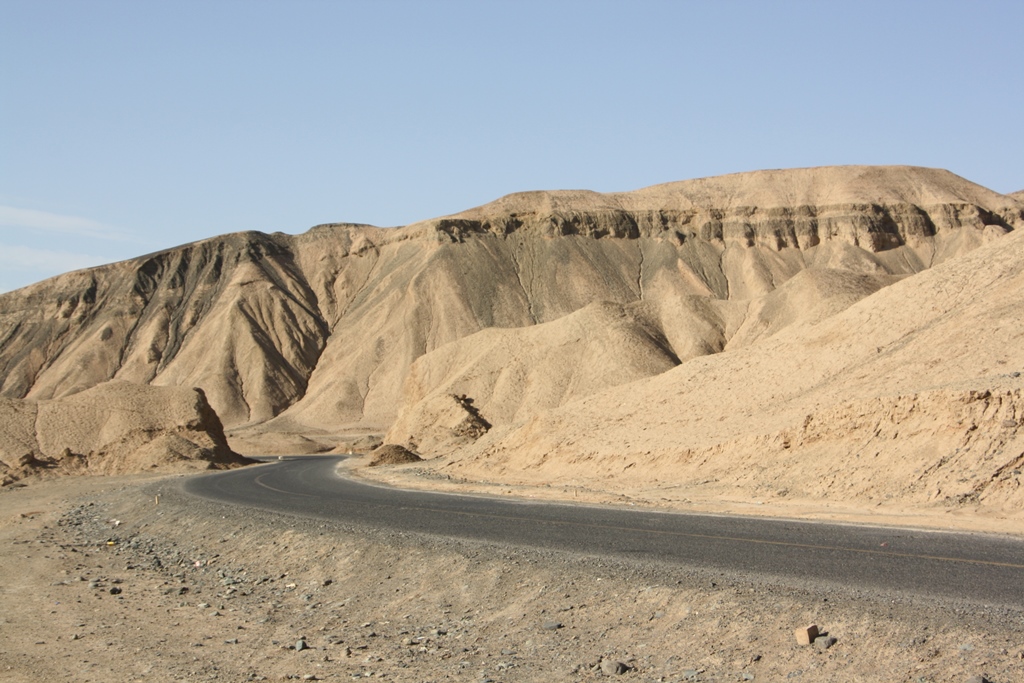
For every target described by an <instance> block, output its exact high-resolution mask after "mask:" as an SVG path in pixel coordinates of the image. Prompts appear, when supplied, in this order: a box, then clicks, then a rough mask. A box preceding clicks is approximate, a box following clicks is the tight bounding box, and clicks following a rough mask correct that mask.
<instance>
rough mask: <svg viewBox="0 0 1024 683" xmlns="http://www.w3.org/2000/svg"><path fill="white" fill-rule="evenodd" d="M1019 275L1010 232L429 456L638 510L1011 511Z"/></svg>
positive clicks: (1016, 500)
mask: <svg viewBox="0 0 1024 683" xmlns="http://www.w3.org/2000/svg"><path fill="white" fill-rule="evenodd" d="M1022 273H1024V236H1022V235H1021V234H1019V233H1014V234H1012V235H1009V236H1007V237H1004V238H1002V239H1000V240H998V241H996V242H994V243H992V244H990V245H988V246H986V247H982V248H980V249H978V250H976V251H974V252H972V253H970V254H968V255H966V256H963V257H960V258H958V259H955V260H952V261H950V262H948V263H946V264H944V265H941V266H937V267H935V268H933V269H931V270H929V271H926V272H923V273H920V274H918V275H915V276H913V277H910V278H906V279H904V280H902V281H901V282H898V283H896V284H893V285H891V286H889V287H886V288H884V289H881V290H879V291H878V292H876V293H875V294H873V295H871V296H869V297H867V298H865V299H863V300H861V301H860V302H858V303H856V304H854V305H853V306H851V307H849V308H848V309H846V310H845V311H842V312H840V313H838V314H836V315H833V316H831V317H827V318H825V319H824V320H822V321H820V322H817V323H816V324H810V325H807V324H804V325H793V326H790V327H788V328H787V329H785V330H783V331H781V332H779V333H777V334H776V335H774V336H773V337H771V338H769V339H766V340H763V341H762V342H760V343H757V344H753V345H751V346H748V347H745V348H740V349H736V350H728V351H726V352H724V353H721V354H717V355H714V356H707V357H700V358H695V359H692V360H690V361H688V362H686V363H684V364H682V365H680V366H678V367H676V368H674V369H672V370H669V371H668V372H665V373H662V374H660V375H658V376H656V377H653V378H651V379H646V380H640V381H637V382H633V383H631V384H629V385H626V386H621V387H618V388H614V389H609V390H605V391H603V392H601V393H598V394H595V395H592V396H590V397H587V398H583V399H580V400H578V401H574V402H569V403H566V404H565V405H563V406H561V407H559V408H555V409H553V410H550V411H546V412H543V413H541V414H539V415H537V416H535V417H533V418H531V419H528V420H525V421H520V422H518V423H515V424H513V425H510V426H506V427H504V428H499V429H494V430H491V431H490V432H488V433H487V434H486V435H484V436H483V437H482V438H480V439H479V440H478V441H476V442H475V443H474V444H473V445H471V446H463V447H461V448H460V449H458V450H456V451H454V452H453V453H451V454H450V455H448V456H446V457H443V458H439V459H438V460H437V461H435V463H436V465H437V466H438V467H442V468H443V469H442V470H441V471H443V472H447V473H452V474H457V475H459V476H463V477H468V478H470V479H477V480H492V481H493V480H501V481H510V482H525V483H534V484H545V483H552V482H557V483H560V484H565V483H572V484H574V485H578V486H581V487H590V488H596V489H600V490H605V491H616V492H624V493H627V494H630V495H635V496H639V497H641V498H646V499H649V500H655V501H657V500H660V499H662V498H668V499H670V500H671V499H675V500H680V499H682V498H692V497H699V498H714V499H718V500H735V501H750V502H752V501H765V500H767V501H769V502H771V501H772V500H777V499H779V498H780V497H785V498H786V499H787V500H792V499H797V500H803V501H811V502H815V501H816V502H817V503H818V504H819V505H824V504H826V503H827V502H828V501H836V502H839V503H849V504H854V505H859V506H861V507H865V506H872V505H876V504H886V505H893V506H902V507H903V508H905V509H915V508H918V509H928V508H934V507H936V506H938V507H943V508H947V509H950V508H960V507H967V508H970V509H977V510H980V511H982V512H983V513H985V514H991V515H996V516H1012V517H1013V518H1020V516H1021V512H1020V511H1021V510H1022V508H1024V489H1022V487H1021V484H1020V479H1021V470H1022V469H1024V430H1022V429H1021V426H1022V423H1024V397H1022V395H1021V389H1022V384H1024V379H1022V377H1021V374H1020V373H1021V372H1022V371H1024V344H1022V341H1024V340H1022V337H1024V320H1022V318H1021V316H1022V313H1021V311H1022V310H1024V274H1022ZM484 417H486V413H485V414H484ZM412 431H415V430H412Z"/></svg>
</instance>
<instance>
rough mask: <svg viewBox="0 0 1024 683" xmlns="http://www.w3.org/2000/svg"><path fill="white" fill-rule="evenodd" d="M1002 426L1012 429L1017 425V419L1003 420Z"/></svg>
mask: <svg viewBox="0 0 1024 683" xmlns="http://www.w3.org/2000/svg"><path fill="white" fill-rule="evenodd" d="M1003 426H1004V427H1006V428H1008V429H1013V428H1014V427H1016V426H1017V421H1016V420H1003Z"/></svg>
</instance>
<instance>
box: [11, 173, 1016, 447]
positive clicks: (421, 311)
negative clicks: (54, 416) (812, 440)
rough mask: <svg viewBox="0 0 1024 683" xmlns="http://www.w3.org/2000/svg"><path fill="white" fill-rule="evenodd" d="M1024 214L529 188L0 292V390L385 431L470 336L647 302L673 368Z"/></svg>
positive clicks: (880, 186)
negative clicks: (417, 219)
mask: <svg viewBox="0 0 1024 683" xmlns="http://www.w3.org/2000/svg"><path fill="white" fill-rule="evenodd" d="M1022 215H1024V207H1022V205H1021V203H1020V202H1019V201H1018V200H1017V199H1014V198H1011V197H1008V196H1004V195H999V194H997V193H994V192H991V191H989V190H986V189H985V188H982V187H980V186H978V185H975V184H973V183H970V182H968V181H966V180H964V179H963V178H960V177H958V176H955V175H953V174H952V173H949V172H947V171H941V170H935V169H922V168H912V167H838V168H819V169H793V170H786V171H761V172H755V173H745V174H736V175H731V176H723V177H720V178H708V179H700V180H691V181H683V182H679V183H670V184H667V185H659V186H655V187H651V188H646V189H643V190H638V191H635V192H627V193H616V194H603V195H602V194H598V193H592V192H582V191H580V192H534V193H522V194H516V195H509V196H508V197H504V198H502V199H499V200H497V201H495V202H493V203H491V204H488V205H485V206H482V207H478V208H476V209H472V210H469V211H466V212H463V213H460V214H456V215H453V216H448V217H443V218H437V219H433V220H430V221H425V222H422V223H417V224H414V225H410V226H407V227H404V228H397V229H380V228H373V227H369V226H360V225H349V224H332V225H324V226H319V227H317V228H314V229H312V230H310V231H309V232H307V233H305V234H303V235H298V236H288V235H283V234H274V235H265V234H261V233H254V232H250V233H238V234H234V235H227V236H224V237H219V238H214V239H210V240H205V241H202V242H197V243H194V244H189V245H184V246H182V247H179V248H176V249H171V250H167V251H164V252H159V253H156V254H150V255H147V256H144V257H140V258H138V259H133V260H130V261H125V262H122V263H119V264H112V265H110V266H104V267H101V268H95V269H91V270H87V271H80V272H76V273H70V274H67V275H64V276H60V277H58V278H54V279H52V280H49V281H46V282H43V283H39V284H37V285H33V286H31V287H27V288H24V289H22V290H18V291H16V292H10V293H7V294H4V295H0V395H3V396H7V397H12V398H24V397H27V398H31V399H49V398H54V397H60V396H66V395H70V394H73V393H75V392H78V391H81V390H82V389H85V388H88V387H90V386H94V385H96V384H98V383H101V382H104V381H108V380H110V379H123V380H127V381H131V382H135V383H149V384H155V385H169V386H199V387H202V388H203V389H204V391H205V392H206V394H207V396H208V397H209V400H210V403H211V405H212V406H213V407H214V408H215V409H216V411H217V412H218V414H219V415H220V416H221V418H222V420H223V421H224V424H225V425H226V426H228V427H231V428H236V429H237V428H239V427H241V426H244V425H264V426H263V427H261V428H260V429H262V430H264V431H266V430H269V431H272V432H293V433H299V434H303V435H305V436H315V435H316V434H317V433H320V434H336V433H338V430H339V429H341V428H346V427H355V428H359V429H362V430H364V431H365V430H367V429H369V430H374V429H376V430H380V431H382V430H384V429H386V427H387V426H388V425H389V424H390V423H391V422H392V421H393V420H394V419H395V417H396V416H397V411H398V407H399V404H400V398H401V396H400V392H401V388H402V386H403V382H404V380H405V378H406V377H407V376H408V374H409V371H410V369H411V368H412V364H413V363H414V362H415V361H416V359H418V358H420V357H421V356H423V355H424V354H427V353H429V352H431V351H433V350H435V349H439V348H441V347H443V346H444V345H446V344H449V343H451V342H457V341H459V340H462V339H465V338H466V337H469V336H470V335H473V334H474V333H477V332H479V331H481V330H484V329H488V328H518V327H529V326H532V325H535V324H539V323H549V322H552V321H556V320H558V319H559V318H563V317H565V316H568V315H569V314H572V313H574V312H576V311H579V310H580V309H582V308H584V307H586V306H588V305H590V304H593V303H595V302H611V303H613V304H618V305H629V304H634V303H636V302H640V301H643V302H645V303H646V304H649V305H650V306H651V307H652V313H651V314H650V315H652V316H654V317H655V318H656V319H657V321H658V323H657V324H658V326H660V328H661V334H663V335H664V337H665V338H666V341H667V342H668V344H669V346H670V351H671V353H672V354H674V355H675V356H676V357H677V358H680V359H685V358H689V357H692V356H693V355H696V354H703V353H709V352H716V351H718V350H721V348H723V347H724V346H725V345H727V344H729V343H730V342H731V339H732V335H733V333H735V332H736V331H737V330H740V331H741V335H740V337H739V339H740V340H745V341H744V342H743V343H746V342H748V341H750V340H751V339H752V336H751V332H755V333H756V331H757V329H760V328H767V329H768V330H769V331H775V330H777V329H780V328H781V327H782V326H783V324H784V323H783V321H786V320H793V319H796V318H798V317H800V316H796V315H789V317H788V318H787V317H786V316H785V315H783V316H781V317H779V318H778V319H777V320H775V321H767V320H764V319H763V318H764V316H762V315H761V314H762V313H764V312H765V311H770V310H771V307H770V305H771V302H770V301H766V302H762V303H755V304H753V305H752V306H749V307H748V306H745V305H742V304H745V303H747V302H755V301H756V300H757V299H759V298H760V297H764V296H767V295H770V294H771V293H772V292H774V291H775V290H776V289H778V288H779V287H780V286H781V285H783V284H784V283H786V282H788V281H789V280H790V279H792V278H793V277H794V276H795V275H797V274H798V273H801V272H802V271H804V270H806V269H809V268H816V269H821V270H822V271H823V272H824V271H830V270H831V271H837V270H841V271H852V272H854V273H859V274H862V275H870V276H873V277H878V278H881V279H879V280H876V281H874V283H873V284H871V285H870V286H868V287H867V290H866V291H873V288H874V287H876V286H877V285H878V284H884V282H885V277H886V276H890V275H897V276H904V275H909V274H913V273H916V272H918V271H920V270H922V269H924V268H927V267H928V266H930V265H932V264H935V263H940V262H942V261H945V260H947V259H949V258H952V257H955V256H956V255H958V254H961V253H965V252H967V251H970V250H971V249H973V248H975V247H977V246H978V245H979V244H982V243H984V242H986V241H988V240H991V239H994V238H995V237H996V236H998V235H1000V234H1002V233H1003V232H1005V231H1006V230H1007V229H1008V228H1010V227H1013V226H1014V225H1018V224H1020V223H1021V222H1022V220H1024V219H1022ZM809 289H813V287H811V288H809ZM799 296H804V295H799ZM812 296H813V295H812ZM798 298H799V297H798ZM831 301H832V303H835V302H837V301H839V299H832V300H831ZM709 302H714V303H711V304H709ZM721 302H732V303H739V304H740V305H738V306H727V305H719V304H720V303H721ZM766 306H767V308H766ZM748 310H749V311H750V312H751V315H752V316H754V317H753V318H751V320H749V321H748V320H747V315H746V314H747V311H748ZM796 312H799V311H796ZM791 313H792V312H791ZM693 314H695V315H696V316H697V321H696V322H692V323H691V322H690V317H691V316H692V315H693ZM758 316H761V317H758ZM745 323H746V326H745V327H744V324H745ZM698 328H700V329H698ZM549 329H553V328H549ZM754 336H757V334H754ZM738 343H740V342H739V341H737V342H735V343H734V345H735V344H738ZM268 420H269V421H271V422H269V423H268ZM257 431H259V430H257Z"/></svg>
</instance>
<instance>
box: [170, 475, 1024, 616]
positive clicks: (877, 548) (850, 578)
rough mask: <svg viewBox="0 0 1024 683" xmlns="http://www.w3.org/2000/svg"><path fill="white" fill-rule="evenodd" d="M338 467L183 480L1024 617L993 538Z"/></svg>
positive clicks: (278, 504)
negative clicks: (529, 494)
mask: <svg viewBox="0 0 1024 683" xmlns="http://www.w3.org/2000/svg"><path fill="white" fill-rule="evenodd" d="M339 460H340V458H334V457H325V456H314V457H296V458H289V459H286V460H281V461H277V462H273V463H271V464H266V465H259V466H254V467H246V468H242V469H237V470H231V471H229V472H223V473H217V474H210V475H204V476H200V477H195V478H192V479H189V480H187V481H186V483H185V490H186V491H187V492H188V493H191V494H193V495H198V496H202V497H204V498H209V499H214V500H217V501H221V502H226V503H232V504H238V505H245V506H250V507H256V508H262V509H265V510H273V511H279V512H286V513H290V514H296V515H301V516H305V517H313V518H320V519H324V520H334V521H339V522H347V523H354V524H361V525H371V526H374V527H379V528H388V529H396V530H402V531H406V532H413V533H425V534H433V535H441V536H448V537H456V538H466V539H478V540H484V541H491V542H496V543H502V544H511V545H522V546H532V547H540V548H551V549H559V550H566V551H572V552H577V553H583V554H587V555H596V556H615V557H625V558H629V559H630V560H632V561H641V562H643V561H654V562H669V563H675V564H679V565H684V566H688V567H695V568H702V569H707V570H722V571H739V572H746V573H755V574H757V575H760V576H764V577H785V578H786V579H788V580H794V579H795V580H811V581H826V582H830V583H838V584H842V585H846V586H849V587H851V588H856V589H867V590H882V591H895V592H898V593H901V594H910V595H922V596H932V597H939V598H944V599H954V600H967V601H970V602H974V603H980V604H984V605H991V606H1007V607H1015V608H1021V607H1024V542H1021V541H1017V540H1014V539H1011V538H1005V537H1001V536H994V535H985V534H965V533H946V532H929V531H919V530H908V529H896V528H883V527H868V526H853V525H837V524H822V523H816V522H796V521H788V520H775V519H763V518H750V517H738V516H722V515H699V514H688V513H678V514H675V513H663V512H650V511H642V510H624V509H619V508H612V507H600V506H584V505H572V504H559V503H541V502H533V501H521V500H505V499H497V498H492V497H486V496H471V495H452V494H443V493H430V492H425V491H410V490H401V489H394V488H387V487H382V486H373V485H369V484H364V483H360V482H358V481H354V480H351V479H346V478H343V477H339V476H338V475H337V474H336V473H335V467H336V465H337V463H338V461H339Z"/></svg>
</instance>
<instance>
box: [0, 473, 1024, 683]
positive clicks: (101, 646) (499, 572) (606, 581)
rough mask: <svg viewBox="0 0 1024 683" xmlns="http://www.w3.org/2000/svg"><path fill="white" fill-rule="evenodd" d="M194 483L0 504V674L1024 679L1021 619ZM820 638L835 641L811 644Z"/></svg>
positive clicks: (96, 487) (115, 485)
mask: <svg viewBox="0 0 1024 683" xmlns="http://www.w3.org/2000/svg"><path fill="white" fill-rule="evenodd" d="M180 481H181V479H180V477H141V476H136V477H111V478H100V477H75V478H63V479H58V480H51V481H29V482H28V484H27V485H26V486H20V487H13V488H4V489H0V544H2V546H3V547H4V548H5V552H4V553H2V555H0V595H2V604H3V605H4V610H3V613H2V615H0V633H2V634H3V635H4V638H3V639H2V641H0V643H2V644H0V677H2V678H3V679H4V680H7V681H16V682H18V681H26V682H27V681H38V680H47V679H56V680H65V681H110V680H119V681H132V680H139V681H183V680H188V681H193V680H194V681H201V680H225V681H246V680H287V679H289V678H291V679H298V680H303V679H305V680H328V681H330V680H339V681H340V680H348V679H352V678H357V677H358V678H378V679H385V680H393V681H415V682H423V681H475V682H480V681H487V680H490V681H493V682H500V681H593V680H599V679H604V678H609V677H612V678H615V677H621V678H622V679H623V680H634V681H743V680H756V681H777V680H784V679H786V680H807V681H827V680H843V681H914V682H922V683H923V682H935V683H939V682H946V681H949V682H953V681H966V680H968V679H969V678H970V677H971V676H985V677H986V678H987V679H988V680H990V681H993V682H994V683H999V682H1001V681H1007V682H1009V681H1018V680H1022V678H1024V614H1021V613H1019V612H1017V611H1012V610H1005V609H995V608H989V607H986V606H984V605H972V604H951V603H945V602H941V603H940V602H921V601H915V600H910V599H908V598H903V597H900V596H894V595H883V594H869V593H861V592H852V591H847V590H844V589H842V588H841V587H840V588H837V587H835V586H830V587H825V586H815V585H799V584H796V583H794V584H792V585H777V584H775V585H771V584H765V583H763V582H760V581H759V580H758V579H756V577H747V576H734V575H726V574H708V573H704V572H697V571H691V570H689V569H687V568H684V567H675V566H660V565H651V564H642V563H630V562H628V561H619V560H607V559H602V558H596V557H583V556H578V555H571V554H568V553H559V552H551V551H538V550H532V549H523V548H516V547H505V546H500V545H493V544H483V543H473V542H464V541H455V540H449V539H444V538H437V537H422V536H414V535H409V534H402V533H394V532H384V531H378V530H373V529H365V528H356V527H350V526H345V525H339V524H335V523H329V522H324V521H321V520H310V519H301V518H294V517H289V516H285V515H275V514H271V513H267V512H262V511H256V510H248V509H242V508H235V507H231V506H225V505H221V504H218V503H213V502H209V501H205V500H201V499H197V498H193V497H190V496H187V495H186V494H184V493H182V492H181V491H180V488H179V484H180ZM811 623H814V624H817V625H818V626H819V627H820V628H821V630H822V631H825V632H827V636H826V637H824V638H819V639H818V640H816V641H815V644H813V645H810V646H806V645H804V646H801V645H798V644H797V643H796V641H795V639H794V636H793V630H794V629H795V628H797V627H800V626H805V625H807V624H811ZM830 638H834V639H835V642H834V643H832V642H831V641H830V640H829V639H830ZM826 644H828V645H830V646H828V647H826V646H825V645H826ZM602 661H603V662H604V664H605V665H604V666H603V667H602V666H601V664H602ZM617 663H621V664H622V665H623V666H622V667H618V666H617ZM616 669H619V670H624V673H621V674H616V673H614V671H615V670H616ZM608 672H610V673H608Z"/></svg>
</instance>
